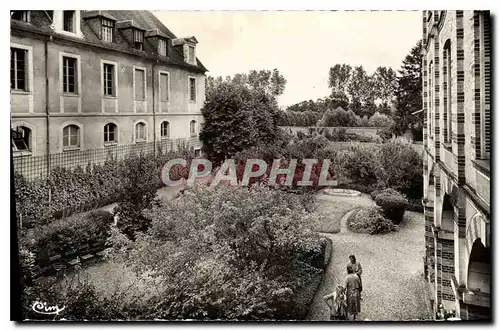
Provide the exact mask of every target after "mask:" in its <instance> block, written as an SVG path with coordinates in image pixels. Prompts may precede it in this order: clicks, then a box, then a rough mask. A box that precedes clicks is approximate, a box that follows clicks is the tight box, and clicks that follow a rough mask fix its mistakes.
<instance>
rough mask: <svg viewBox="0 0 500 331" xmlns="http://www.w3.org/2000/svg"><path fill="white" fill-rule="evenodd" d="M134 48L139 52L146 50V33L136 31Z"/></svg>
mask: <svg viewBox="0 0 500 331" xmlns="http://www.w3.org/2000/svg"><path fill="white" fill-rule="evenodd" d="M134 48H135V49H138V50H141V51H142V50H143V48H144V31H141V30H137V29H135V30H134Z"/></svg>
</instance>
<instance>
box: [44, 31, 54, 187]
mask: <svg viewBox="0 0 500 331" xmlns="http://www.w3.org/2000/svg"><path fill="white" fill-rule="evenodd" d="M49 41H52V36H50V37H49V38H47V39H45V45H44V46H45V49H44V52H45V119H46V124H47V131H46V138H45V139H46V143H47V150H46V153H45V155H46V157H47V177H49V175H50V102H49V97H50V93H49V88H50V87H49V50H48V43H49Z"/></svg>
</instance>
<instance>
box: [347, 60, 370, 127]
mask: <svg viewBox="0 0 500 331" xmlns="http://www.w3.org/2000/svg"><path fill="white" fill-rule="evenodd" d="M374 92H375V89H374V84H373V80H372V78H371V77H370V76H369V75H368V74H367V73H366V71H365V69H364V68H363V66H359V67H354V70H353V72H352V75H351V79H350V81H349V84H348V85H347V93H348V95H349V97H350V99H351V105H350V109H351V110H352V111H353V112H354V113H355V114H356V115H358V116H361V117H362V116H365V115H367V116H368V117H370V116H372V115H373V113H375V111H376V106H375V93H374Z"/></svg>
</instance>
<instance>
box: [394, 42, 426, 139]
mask: <svg viewBox="0 0 500 331" xmlns="http://www.w3.org/2000/svg"><path fill="white" fill-rule="evenodd" d="M421 49H422V41H421V40H419V41H418V42H417V44H416V45H415V46H414V47H413V48H412V49H411V51H410V53H409V54H408V55H407V56H406V57H405V59H404V60H403V64H402V65H401V69H400V70H399V71H398V77H397V85H396V91H395V97H396V101H395V106H396V111H395V116H394V120H395V122H396V125H395V131H396V133H397V134H403V133H404V132H405V131H406V130H407V129H408V128H409V127H416V126H417V127H418V126H421V124H420V123H421V118H419V117H417V116H414V115H412V113H413V112H415V111H417V110H420V109H422V76H421V75H422V63H421V55H420V52H421Z"/></svg>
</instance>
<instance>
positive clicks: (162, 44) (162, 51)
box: [158, 39, 167, 56]
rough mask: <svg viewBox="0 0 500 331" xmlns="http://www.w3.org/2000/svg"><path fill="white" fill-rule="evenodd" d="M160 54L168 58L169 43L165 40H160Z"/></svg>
mask: <svg viewBox="0 0 500 331" xmlns="http://www.w3.org/2000/svg"><path fill="white" fill-rule="evenodd" d="M158 54H160V55H161V56H167V41H166V40H165V39H160V40H159V41H158Z"/></svg>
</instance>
